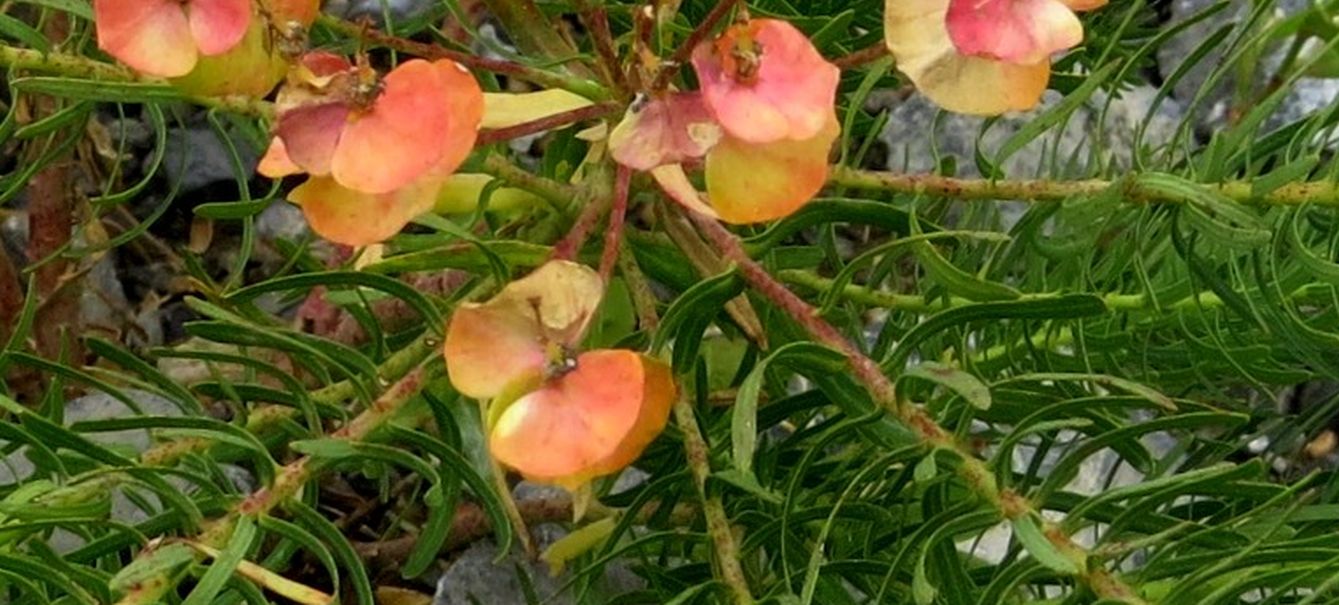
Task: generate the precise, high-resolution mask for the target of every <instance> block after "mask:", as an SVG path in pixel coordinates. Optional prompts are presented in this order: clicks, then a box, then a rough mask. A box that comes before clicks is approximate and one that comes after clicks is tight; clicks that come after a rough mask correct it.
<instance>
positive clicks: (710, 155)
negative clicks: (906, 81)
mask: <svg viewBox="0 0 1339 605" xmlns="http://www.w3.org/2000/svg"><path fill="white" fill-rule="evenodd" d="M693 66H694V67H695V68H696V70H697V73H698V79H699V80H700V81H701V83H702V90H701V91H700V92H682V93H664V94H660V95H658V96H655V97H652V98H649V99H643V100H642V101H641V102H639V103H637V104H634V107H633V108H632V109H631V110H630V111H629V112H628V115H627V116H625V117H624V119H623V121H622V122H621V123H620V124H619V125H618V126H617V127H615V128H614V130H613V131H612V132H610V134H609V148H610V151H611V153H612V155H613V157H614V159H615V160H616V161H618V162H619V163H621V164H623V165H625V166H628V167H629V168H633V169H636V170H644V171H650V172H651V174H652V176H654V177H655V179H656V181H657V182H658V183H659V184H660V186H661V188H662V189H663V190H665V192H666V193H667V194H669V195H670V197H671V198H673V199H675V200H676V201H678V202H679V203H681V204H683V205H684V206H686V207H688V208H689V209H691V210H693V211H695V212H700V213H702V214H706V215H708V216H712V217H714V218H718V219H720V220H723V221H725V222H728V223H756V222H761V221H768V220H773V219H777V218H781V217H784V216H787V215H789V214H790V213H792V212H794V211H795V210H797V209H798V208H800V207H801V206H803V205H804V204H805V203H806V202H808V201H809V200H810V199H812V198H813V197H814V195H815V194H817V193H818V191H819V190H820V189H822V187H823V184H824V183H825V182H826V181H827V176H828V153H829V152H830V151H831V149H832V143H833V141H835V140H836V138H837V135H838V134H839V133H840V127H839V125H838V123H837V114H836V111H835V109H834V105H835V100H836V95H837V81H838V76H839V75H840V70H838V69H837V67H836V66H834V65H832V64H831V63H828V62H827V61H826V60H824V59H823V57H822V55H820V54H819V53H818V50H817V49H815V48H814V47H813V44H811V43H810V42H809V40H808V39H807V38H805V37H804V34H803V33H801V32H800V31H799V30H797V29H795V27H794V26H792V25H790V24H789V23H786V22H785V21H778V20H775V19H756V20H753V21H750V22H748V23H745V24H739V25H734V26H732V27H730V28H728V29H727V30H726V31H725V32H724V33H723V34H722V35H721V37H720V38H718V39H716V40H714V41H709V42H704V43H702V44H701V45H699V46H698V47H697V48H696V49H695V50H694V53H693ZM702 157H705V158H706V186H707V187H706V188H707V191H706V196H705V199H704V198H703V196H702V194H700V193H699V192H698V191H697V189H696V187H695V186H694V185H693V184H692V181H691V180H690V179H689V177H688V175H687V173H686V172H685V170H684V167H683V166H682V164H683V163H684V162H688V161H690V160H694V159H697V158H702Z"/></svg>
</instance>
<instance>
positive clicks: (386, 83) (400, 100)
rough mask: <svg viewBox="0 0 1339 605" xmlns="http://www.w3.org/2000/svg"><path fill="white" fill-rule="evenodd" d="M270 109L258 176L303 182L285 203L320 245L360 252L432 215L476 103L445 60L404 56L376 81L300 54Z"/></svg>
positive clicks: (470, 138) (474, 130)
mask: <svg viewBox="0 0 1339 605" xmlns="http://www.w3.org/2000/svg"><path fill="white" fill-rule="evenodd" d="M276 106H277V107H276V108H277V111H278V123H277V127H276V129H275V137H274V141H273V142H272V143H271V145H270V149H269V151H268V152H267V153H266V155H265V157H264V158H263V159H262V161H261V165H260V172H261V174H264V175H266V176H270V177H281V176H287V175H291V174H299V173H306V174H308V175H310V178H308V180H307V182H305V183H303V184H302V185H299V186H298V187H297V188H295V189H294V190H293V191H292V192H290V193H289V199H290V200H292V201H293V202H294V203H296V204H298V205H299V206H301V207H302V210H303V213H304V214H306V216H307V220H308V222H309V223H311V225H312V228H313V229H314V230H316V232H317V233H320V234H321V235H322V236H323V237H325V238H326V239H329V240H332V241H335V242H339V243H342V244H347V245H351V246H360V245H367V244H372V243H376V242H379V241H382V240H384V239H386V238H388V237H390V236H391V235H394V234H395V233H398V232H399V231H400V230H401V229H402V228H404V226H405V225H406V224H407V223H408V222H409V221H410V220H412V219H413V218H414V217H415V216H418V215H419V214H422V213H424V212H427V211H428V210H431V209H432V207H433V205H434V203H435V202H436V199H437V194H438V192H439V191H440V190H441V188H442V187H443V186H444V184H445V182H446V180H447V178H448V177H450V175H451V173H452V172H454V171H455V169H456V168H457V167H459V166H460V164H461V162H463V161H464V160H465V157H466V156H468V155H469V153H470V150H471V149H473V147H474V141H475V138H476V136H477V135H478V130H479V123H480V121H481V120H482V119H483V107H484V98H483V91H482V90H481V89H480V88H479V84H478V83H477V82H476V81H475V80H474V77H473V76H472V75H470V73H469V72H468V71H466V70H465V68H464V67H461V66H460V65H459V64H457V63H455V62H454V61H450V60H446V59H443V60H438V61H433V62H429V61H424V60H422V59H413V60H410V61H406V62H404V63H402V64H400V65H399V66H398V67H396V68H395V69H394V70H392V71H391V72H390V73H388V74H386V75H385V77H381V76H379V75H378V74H377V73H376V72H375V71H373V70H372V69H371V68H369V67H368V66H366V65H353V64H351V63H350V62H349V61H348V60H346V59H344V58H343V57H340V56H338V55H332V54H329V53H309V54H307V55H306V56H304V57H303V58H302V60H301V61H300V62H299V64H298V65H297V66H296V67H295V68H294V69H293V70H292V72H291V75H290V76H289V78H288V82H287V84H285V86H284V87H283V89H281V90H280V92H279V98H278V101H277V102H276Z"/></svg>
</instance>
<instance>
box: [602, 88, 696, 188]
mask: <svg viewBox="0 0 1339 605" xmlns="http://www.w3.org/2000/svg"><path fill="white" fill-rule="evenodd" d="M720 139H721V128H720V126H719V125H717V124H716V120H715V119H714V118H713V117H712V116H711V112H710V111H708V110H707V106H706V105H705V104H704V103H703V102H702V95H700V94H698V93H679V94H672V95H667V96H665V97H663V98H653V99H648V100H646V101H645V102H644V103H642V104H641V105H640V106H634V107H633V108H632V109H629V110H628V115H627V116H625V117H624V118H623V121H622V122H620V123H619V124H618V126H616V127H615V128H614V129H613V130H612V131H611V132H610V133H609V150H610V152H611V153H612V154H613V156H614V160H616V161H617V162H618V163H620V164H622V165H624V166H627V167H629V168H632V169H633V170H643V171H645V170H651V169H652V168H656V167H659V166H664V165H665V164H677V163H680V162H684V161H687V160H690V159H694V158H700V157H702V156H703V155H706V153H707V151H708V150H710V149H711V148H712V146H714V145H715V144H716V143H717V142H718V141H720Z"/></svg>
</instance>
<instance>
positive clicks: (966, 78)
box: [884, 0, 1106, 115]
mask: <svg viewBox="0 0 1339 605" xmlns="http://www.w3.org/2000/svg"><path fill="white" fill-rule="evenodd" d="M1105 3H1106V0H887V2H886V3H885V5H884V34H885V36H886V40H887V43H888V48H889V50H891V51H892V54H893V57H894V59H895V60H896V61H897V67H898V69H899V70H901V71H902V72H903V73H905V74H906V75H907V77H908V78H910V79H911V81H912V82H913V83H914V84H915V85H916V88H917V89H919V90H920V91H921V92H922V93H923V94H925V95H926V96H927V97H929V98H930V100H932V101H934V102H935V103H936V104H938V105H940V106H941V107H944V108H945V109H948V110H950V111H957V112H960V113H971V114H980V115H995V114H1000V113H1004V112H1007V111H1016V110H1025V109H1030V108H1032V107H1033V106H1035V105H1036V104H1037V102H1038V101H1040V99H1041V94H1042V92H1044V91H1045V90H1046V85H1047V83H1048V82H1049V80H1050V75H1051V55H1052V54H1053V53H1056V52H1059V51H1063V50H1066V49H1068V48H1071V47H1073V46H1075V45H1077V44H1079V43H1080V42H1081V41H1082V40H1083V29H1082V26H1081V24H1080V23H1079V21H1078V19H1077V17H1075V16H1074V13H1073V11H1075V10H1088V9H1093V8H1097V7H1100V6H1102V5H1104V4H1105Z"/></svg>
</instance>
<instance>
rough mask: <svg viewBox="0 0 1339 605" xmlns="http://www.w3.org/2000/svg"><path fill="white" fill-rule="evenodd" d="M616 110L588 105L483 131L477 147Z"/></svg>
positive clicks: (606, 105)
mask: <svg viewBox="0 0 1339 605" xmlns="http://www.w3.org/2000/svg"><path fill="white" fill-rule="evenodd" d="M618 110H619V106H618V104H617V103H596V104H595V105H588V106H586V107H581V108H578V109H573V110H570V111H564V112H562V113H555V114H553V115H551V116H547V117H543V118H540V119H538V120H534V121H530V122H525V123H523V124H517V125H515V126H508V127H506V128H495V129H492V130H484V131H482V132H480V133H479V138H478V139H477V141H476V142H477V143H478V144H479V145H487V144H489V143H497V142H500V141H509V140H511V139H516V138H520V137H524V136H529V135H532V134H539V133H541V132H546V131H549V130H554V129H557V128H561V127H563V126H567V125H570V124H575V123H577V122H583V121H585V120H593V119H596V118H602V117H604V116H607V115H610V114H613V113H614V112H616V111H618Z"/></svg>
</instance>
